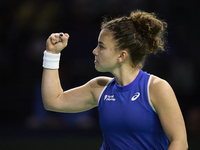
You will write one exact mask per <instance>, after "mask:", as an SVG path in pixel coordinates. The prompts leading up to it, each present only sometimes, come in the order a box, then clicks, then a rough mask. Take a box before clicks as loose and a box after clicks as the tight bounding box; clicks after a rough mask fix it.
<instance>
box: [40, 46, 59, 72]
mask: <svg viewBox="0 0 200 150" xmlns="http://www.w3.org/2000/svg"><path fill="white" fill-rule="evenodd" d="M59 62H60V53H59V54H52V53H48V52H47V51H46V50H45V51H44V57H43V65H42V66H43V67H44V68H47V69H58V68H59Z"/></svg>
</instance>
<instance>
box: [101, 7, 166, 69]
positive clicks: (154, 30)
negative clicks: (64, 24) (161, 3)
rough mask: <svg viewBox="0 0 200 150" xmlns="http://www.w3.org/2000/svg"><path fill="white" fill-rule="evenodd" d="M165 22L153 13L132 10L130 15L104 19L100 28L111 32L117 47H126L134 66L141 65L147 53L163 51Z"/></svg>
mask: <svg viewBox="0 0 200 150" xmlns="http://www.w3.org/2000/svg"><path fill="white" fill-rule="evenodd" d="M166 27H167V23H166V22H164V21H161V20H159V19H157V17H156V15H155V14H154V13H147V12H144V11H140V10H137V11H134V12H131V13H130V16H129V17H127V16H124V17H120V18H116V19H113V20H110V21H106V20H104V22H102V25H101V29H106V30H109V31H111V32H112V34H113V40H114V42H115V44H116V47H117V49H119V50H124V49H126V50H127V51H128V53H129V54H130V56H131V60H132V63H133V65H134V66H137V67H139V68H142V67H143V63H144V61H145V58H146V55H147V54H148V53H154V54H155V53H157V51H158V50H161V51H164V41H165V40H164V33H165V29H166Z"/></svg>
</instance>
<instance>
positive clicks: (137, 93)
mask: <svg viewBox="0 0 200 150" xmlns="http://www.w3.org/2000/svg"><path fill="white" fill-rule="evenodd" d="M139 96H140V93H139V92H136V93H135V95H134V96H133V97H132V98H131V100H132V101H135V100H136V99H137V98H138V97H139Z"/></svg>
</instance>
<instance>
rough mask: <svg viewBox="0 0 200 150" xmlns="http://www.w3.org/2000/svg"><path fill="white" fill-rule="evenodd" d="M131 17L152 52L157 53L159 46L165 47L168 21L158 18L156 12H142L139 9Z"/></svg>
mask: <svg viewBox="0 0 200 150" xmlns="http://www.w3.org/2000/svg"><path fill="white" fill-rule="evenodd" d="M130 18H131V19H132V21H133V24H134V26H135V28H136V31H137V32H138V33H140V35H141V37H142V38H144V39H145V40H146V41H147V42H148V50H149V52H150V53H152V52H153V53H155V52H156V51H157V49H158V48H161V49H162V50H164V49H163V43H162V42H163V39H162V38H163V30H164V29H165V27H166V25H167V24H166V23H165V22H162V21H160V20H158V19H157V18H156V15H155V14H154V13H147V12H141V11H139V10H137V11H136V12H132V13H131V14H130Z"/></svg>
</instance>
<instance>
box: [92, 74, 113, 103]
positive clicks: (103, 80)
mask: <svg viewBox="0 0 200 150" xmlns="http://www.w3.org/2000/svg"><path fill="white" fill-rule="evenodd" d="M111 80H112V78H110V77H105V76H100V77H96V78H93V79H92V80H90V81H89V82H88V84H89V85H90V88H91V92H92V94H93V96H94V98H95V100H96V101H98V99H99V96H100V94H101V92H102V91H103V89H104V87H105V86H106V85H107V83H108V82H109V81H111Z"/></svg>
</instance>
